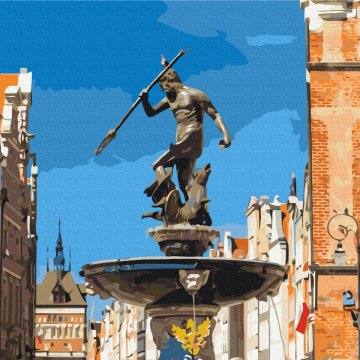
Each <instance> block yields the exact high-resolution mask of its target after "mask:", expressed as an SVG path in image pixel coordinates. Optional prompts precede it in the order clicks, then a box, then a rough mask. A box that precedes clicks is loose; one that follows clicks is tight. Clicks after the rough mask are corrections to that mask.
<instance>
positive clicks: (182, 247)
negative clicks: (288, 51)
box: [82, 51, 286, 360]
mask: <svg viewBox="0 0 360 360" xmlns="http://www.w3.org/2000/svg"><path fill="white" fill-rule="evenodd" d="M183 53H184V52H183V51H181V52H180V53H179V54H178V56H177V57H176V58H175V59H174V60H173V61H172V62H170V63H168V62H167V61H166V60H165V59H164V58H162V65H163V66H164V70H163V71H162V72H161V73H160V74H159V76H158V77H157V78H156V79H155V80H154V81H153V83H151V84H150V86H149V87H148V88H147V89H145V90H143V91H142V93H141V94H140V95H139V98H138V100H137V101H136V102H135V103H134V105H133V107H132V108H131V109H130V111H129V112H128V113H127V114H126V115H125V117H124V118H123V120H122V121H121V122H120V124H119V125H118V126H117V127H116V128H115V129H114V130H111V131H110V132H109V133H108V135H107V137H106V138H105V139H104V141H103V142H102V144H101V145H100V147H99V149H98V151H97V153H100V152H101V151H102V150H103V148H104V147H105V146H106V145H107V144H108V143H109V142H110V141H111V140H112V139H113V138H114V137H115V134H116V131H117V130H118V129H119V128H120V126H121V125H122V124H123V123H124V121H125V120H126V119H127V117H128V116H129V113H131V111H132V109H133V108H134V107H135V106H137V104H138V103H140V102H142V104H143V106H144V110H145V112H146V113H147V114H148V115H149V116H153V115H156V114H157V113H159V112H160V111H163V110H165V109H167V108H170V109H172V111H173V114H174V116H175V117H176V120H177V123H178V128H177V139H176V144H175V145H173V144H171V145H170V149H169V150H168V151H167V152H166V153H165V154H164V155H163V156H162V157H161V158H160V159H159V160H157V161H156V162H155V163H154V164H153V169H154V170H155V174H156V179H155V181H154V183H153V184H151V185H150V186H149V187H148V188H147V189H146V190H145V194H146V195H147V196H148V197H151V198H152V201H153V207H155V208H158V211H152V212H148V213H146V214H144V215H143V218H149V217H151V218H153V219H156V220H158V221H161V222H163V225H161V226H157V227H155V228H154V229H150V230H149V235H150V236H151V237H153V238H154V240H155V241H156V242H157V243H158V244H159V247H160V250H161V251H162V252H163V253H164V254H165V256H162V257H146V258H132V259H114V260H107V261H98V262H94V263H91V264H87V265H84V266H83V271H82V275H84V276H85V279H86V286H87V290H88V293H90V294H98V295H100V297H101V298H102V299H107V298H109V297H113V298H115V299H118V300H120V301H123V302H126V303H129V304H133V305H138V306H144V307H145V311H146V313H147V316H149V317H150V318H151V329H152V334H153V338H154V342H155V344H156V346H157V348H158V350H159V353H160V358H159V359H161V358H162V359H169V358H171V356H170V355H171V354H169V352H170V353H171V351H172V350H171V346H170V345H171V344H174V341H173V339H172V338H176V339H177V340H178V341H179V342H180V343H181V344H182V348H183V349H186V350H187V351H188V352H189V353H190V355H191V356H192V358H193V359H202V360H213V359H214V352H213V346H212V340H211V333H212V330H213V328H214V326H215V322H214V320H213V318H214V316H215V315H216V314H217V312H218V311H219V309H220V307H221V306H229V305H235V304H238V303H241V302H244V301H246V300H249V299H251V298H254V297H256V298H258V299H260V300H261V299H263V300H265V299H266V297H267V296H268V295H276V294H277V292H278V290H279V287H280V284H281V281H282V280H283V279H284V277H285V274H286V270H285V268H284V267H283V266H281V265H278V264H274V263H269V262H263V261H256V260H245V259H243V260H240V259H228V258H211V257H204V256H203V255H204V253H205V252H206V251H207V250H208V248H209V247H211V246H212V242H213V240H214V239H215V238H218V237H219V232H218V231H217V230H215V229H213V228H212V227H211V225H212V220H211V217H210V214H209V211H208V202H209V199H208V198H207V194H206V184H207V181H208V178H209V176H210V173H211V167H210V164H206V165H205V166H203V167H202V168H201V169H200V170H198V171H197V172H194V168H195V162H196V159H197V158H198V157H199V156H200V154H201V152H202V146H203V116H204V112H206V113H207V114H208V115H209V116H210V117H211V118H212V119H213V120H214V122H215V125H216V126H217V127H218V128H219V130H220V131H221V132H222V134H223V136H224V138H223V140H221V141H220V143H219V146H220V147H221V148H226V147H228V146H230V144H231V138H230V136H229V134H228V132H227V129H226V126H225V123H224V122H223V120H222V118H221V116H220V115H219V113H218V112H217V111H216V110H215V108H214V107H213V105H212V104H211V101H210V100H209V99H208V98H207V96H206V95H205V94H204V93H203V92H200V91H198V90H196V89H192V88H188V87H186V86H184V85H183V84H182V83H181V80H180V78H179V76H178V75H177V73H176V72H175V71H174V70H173V69H172V68H171V67H172V65H173V64H174V63H175V62H176V61H177V60H178V59H179V58H180V57H181V56H182V55H183ZM157 82H158V83H159V84H160V86H161V88H162V89H163V90H164V91H165V93H166V98H165V99H163V100H162V101H161V102H160V103H159V104H158V105H156V106H155V107H152V106H151V105H150V104H149V102H148V98H147V93H148V91H149V90H150V89H151V87H152V86H154V84H155V83H157ZM174 166H176V168H177V175H178V184H179V188H180V190H179V189H178V187H177V186H176V184H175V183H174V182H173V180H172V170H173V167H174ZM180 191H181V192H182V195H181V193H180ZM182 197H183V199H184V201H183V200H182ZM170 342H171V344H170ZM165 352H167V355H164V354H165Z"/></svg>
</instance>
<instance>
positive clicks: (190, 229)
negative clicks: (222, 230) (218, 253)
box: [149, 224, 220, 256]
mask: <svg viewBox="0 0 360 360" xmlns="http://www.w3.org/2000/svg"><path fill="white" fill-rule="evenodd" d="M149 235H150V236H151V237H152V238H154V239H155V240H156V242H157V243H158V244H159V246H160V250H161V251H162V252H163V253H164V254H165V255H166V256H203V254H204V253H205V252H206V251H207V250H208V248H209V246H210V247H212V241H213V240H214V239H215V238H218V237H219V235H220V234H219V231H217V230H214V229H213V228H212V227H210V226H205V225H189V224H176V225H168V226H164V225H162V226H157V227H156V228H154V229H150V230H149Z"/></svg>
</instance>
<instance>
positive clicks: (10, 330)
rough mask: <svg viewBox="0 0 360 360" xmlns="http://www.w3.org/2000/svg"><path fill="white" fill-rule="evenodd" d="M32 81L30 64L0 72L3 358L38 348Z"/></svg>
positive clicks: (0, 346)
mask: <svg viewBox="0 0 360 360" xmlns="http://www.w3.org/2000/svg"><path fill="white" fill-rule="evenodd" d="M31 86H32V74H31V73H28V72H27V70H26V69H21V70H20V74H1V75H0V109H1V110H0V111H1V119H0V157H1V158H0V174H1V176H0V188H1V190H0V203H1V206H0V228H1V236H0V250H1V251H0V279H1V282H0V359H7V360H12V359H20V358H21V359H27V358H29V356H30V355H31V353H32V351H33V348H34V343H33V339H34V336H33V335H34V334H33V325H34V323H33V318H34V299H35V287H36V282H35V281H36V280H35V269H36V265H35V264H36V243H37V236H36V179H37V173H38V170H37V167H36V161H35V160H36V158H35V154H31V153H30V148H29V140H30V139H31V138H32V137H33V135H30V134H29V133H28V117H29V110H30V106H31ZM29 161H30V163H32V165H31V168H30V174H31V177H30V178H29V179H28V178H27V174H28V173H29V170H28V164H29Z"/></svg>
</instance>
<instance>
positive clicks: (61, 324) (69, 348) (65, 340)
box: [35, 224, 87, 360]
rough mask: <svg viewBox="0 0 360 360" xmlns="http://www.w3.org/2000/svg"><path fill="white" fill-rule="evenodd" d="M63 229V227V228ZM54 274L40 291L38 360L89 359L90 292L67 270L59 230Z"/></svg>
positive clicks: (37, 294)
mask: <svg viewBox="0 0 360 360" xmlns="http://www.w3.org/2000/svg"><path fill="white" fill-rule="evenodd" d="M59 225H60V224H59ZM55 250H56V256H55V257H54V270H53V271H49V268H48V272H47V273H46V275H45V278H44V280H43V281H42V283H41V284H39V285H37V291H36V315H35V336H36V339H35V345H36V354H35V355H36V359H44V358H46V359H52V360H57V359H61V358H71V359H74V360H75V359H76V360H85V359H86V309H87V304H86V300H85V297H86V290H85V286H84V285H83V284H76V282H75V281H74V278H73V276H72V274H71V271H70V266H69V269H68V270H65V256H64V249H63V244H62V238H61V233H60V228H59V236H58V239H57V241H56V249H55Z"/></svg>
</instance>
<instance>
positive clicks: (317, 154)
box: [302, 0, 360, 360]
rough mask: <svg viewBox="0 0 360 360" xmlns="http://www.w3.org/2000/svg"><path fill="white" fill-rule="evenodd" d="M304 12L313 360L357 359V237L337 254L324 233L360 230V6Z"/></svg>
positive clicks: (314, 6)
mask: <svg viewBox="0 0 360 360" xmlns="http://www.w3.org/2000/svg"><path fill="white" fill-rule="evenodd" d="M302 6H303V8H304V12H305V19H306V26H307V38H308V48H307V82H308V95H309V96H308V101H309V150H310V162H309V165H310V173H311V187H310V191H311V201H312V204H311V207H312V219H311V223H312V238H313V239H312V240H313V244H312V249H311V251H310V259H311V261H310V269H311V272H312V274H313V276H314V281H315V283H316V286H315V294H314V303H315V312H314V319H313V327H314V332H315V335H314V351H315V353H314V358H316V359H319V360H322V359H330V358H331V359H355V358H357V357H358V352H359V346H358V332H357V331H356V329H355V328H354V327H353V321H352V317H351V316H350V314H349V312H346V311H344V310H343V306H342V297H343V293H344V292H346V291H351V293H352V294H353V296H354V298H355V299H357V297H358V290H359V289H358V274H357V267H358V260H357V248H356V239H355V238H356V229H351V231H349V233H348V236H347V237H346V238H345V239H344V241H342V251H339V250H340V249H339V248H338V244H337V242H336V241H335V240H334V239H332V238H331V236H330V235H329V232H328V225H329V222H330V219H331V218H332V217H333V216H334V215H335V214H336V213H338V214H340V213H347V214H348V215H351V216H353V217H354V218H355V220H356V221H357V223H358V224H359V223H360V71H359V70H360V3H359V2H358V1H346V0H341V1H340V0H334V1H331V2H330V1H324V0H317V1H314V0H309V1H302ZM337 250H338V251H337ZM339 254H340V255H339ZM339 258H341V261H338V260H339ZM335 261H336V262H335ZM357 306H360V304H357Z"/></svg>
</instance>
